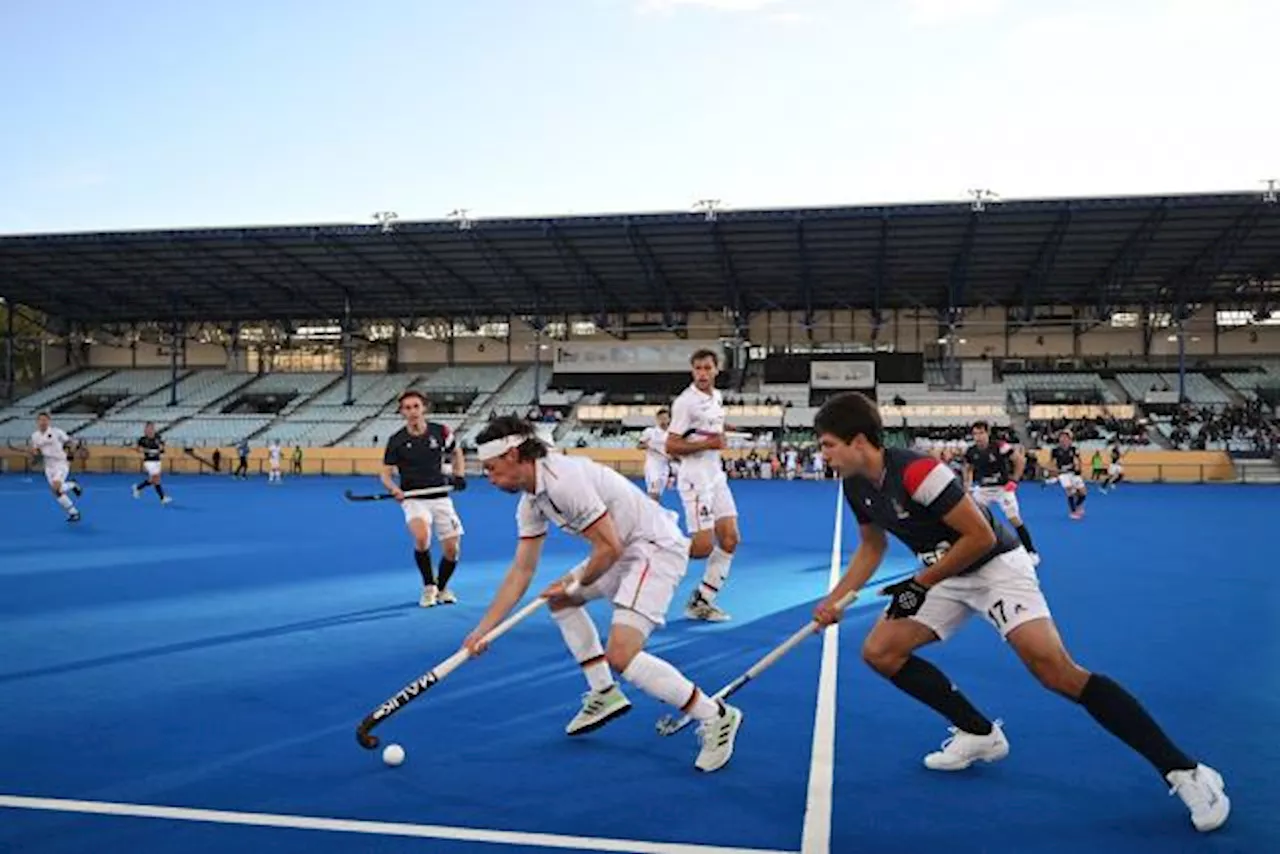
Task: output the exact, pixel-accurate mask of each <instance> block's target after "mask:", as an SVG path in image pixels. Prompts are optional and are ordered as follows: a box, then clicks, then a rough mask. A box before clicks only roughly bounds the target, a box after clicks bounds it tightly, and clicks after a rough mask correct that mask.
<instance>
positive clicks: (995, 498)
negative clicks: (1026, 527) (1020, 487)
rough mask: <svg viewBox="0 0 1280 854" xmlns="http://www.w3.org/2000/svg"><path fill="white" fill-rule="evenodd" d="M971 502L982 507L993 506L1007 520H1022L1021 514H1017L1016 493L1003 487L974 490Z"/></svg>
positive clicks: (982, 487) (986, 487)
mask: <svg viewBox="0 0 1280 854" xmlns="http://www.w3.org/2000/svg"><path fill="white" fill-rule="evenodd" d="M973 500H974V501H976V502H978V503H979V504H981V505H982V506H983V507H989V506H991V505H992V504H995V505H996V506H998V507H999V508H1000V511H1001V512H1002V513H1004V515H1005V518H1007V519H1021V518H1022V514H1021V513H1020V512H1018V495H1017V493H1016V492H1014V491H1013V490H1009V489H1005V488H1004V487H1003V486H980V487H978V488H977V489H976V490H974V493H973Z"/></svg>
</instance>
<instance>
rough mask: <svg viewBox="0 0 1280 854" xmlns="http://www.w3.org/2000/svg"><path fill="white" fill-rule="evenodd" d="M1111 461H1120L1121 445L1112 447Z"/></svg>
mask: <svg viewBox="0 0 1280 854" xmlns="http://www.w3.org/2000/svg"><path fill="white" fill-rule="evenodd" d="M1111 462H1113V463H1119V462H1120V448H1119V447H1115V448H1112V449H1111Z"/></svg>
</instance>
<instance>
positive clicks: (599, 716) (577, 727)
mask: <svg viewBox="0 0 1280 854" xmlns="http://www.w3.org/2000/svg"><path fill="white" fill-rule="evenodd" d="M629 711H631V701H630V700H628V699H627V695H626V694H623V693H622V686H621V685H618V684H617V683H616V682H615V683H614V684H613V685H610V686H609V687H608V688H605V689H604V690H603V691H587V692H586V693H584V694H583V695H582V709H581V711H579V712H578V713H577V714H576V715H574V716H573V720H571V721H569V724H568V726H566V727H565V728H564V731H565V734H566V735H582V734H584V733H588V732H591V731H592V730H596V729H599V728H600V727H602V726H604V725H605V724H607V723H608V722H609V721H611V720H613V719H614V718H616V717H620V716H621V715H625V714H626V713H627V712H629Z"/></svg>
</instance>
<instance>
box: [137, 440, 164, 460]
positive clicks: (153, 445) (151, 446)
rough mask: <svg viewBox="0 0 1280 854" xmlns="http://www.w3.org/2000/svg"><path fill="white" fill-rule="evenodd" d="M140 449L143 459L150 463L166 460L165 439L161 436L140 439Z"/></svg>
mask: <svg viewBox="0 0 1280 854" xmlns="http://www.w3.org/2000/svg"><path fill="white" fill-rule="evenodd" d="M138 448H139V449H140V450H141V451H142V458H143V459H144V460H146V461H147V462H149V463H158V462H160V460H161V459H163V458H164V439H161V438H160V437H159V436H150V437H148V436H142V437H140V438H139V439H138Z"/></svg>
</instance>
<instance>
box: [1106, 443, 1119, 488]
mask: <svg viewBox="0 0 1280 854" xmlns="http://www.w3.org/2000/svg"><path fill="white" fill-rule="evenodd" d="M1123 456H1124V451H1122V450H1120V445H1119V443H1117V444H1114V445H1112V446H1111V465H1110V466H1108V467H1107V479H1106V480H1104V481H1103V482H1102V491H1103V492H1110V491H1111V490H1113V489H1115V488H1116V486H1117V485H1118V484H1119V483H1120V481H1122V480H1124V466H1123V465H1121V463H1120V458H1121V457H1123Z"/></svg>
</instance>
